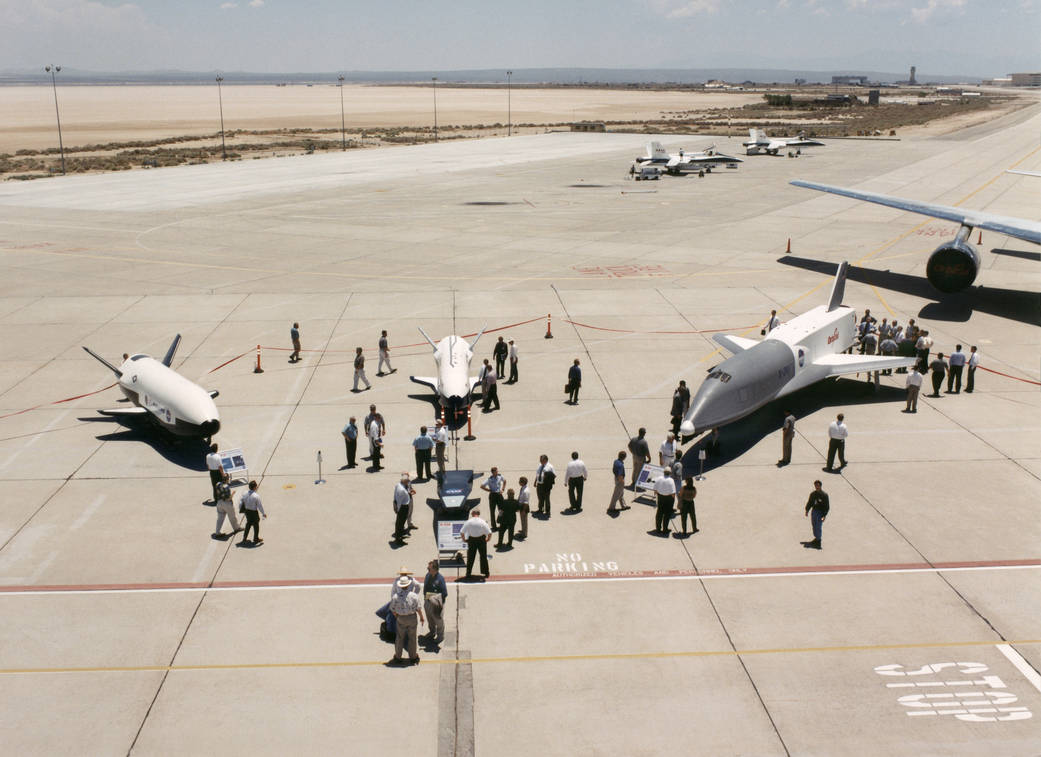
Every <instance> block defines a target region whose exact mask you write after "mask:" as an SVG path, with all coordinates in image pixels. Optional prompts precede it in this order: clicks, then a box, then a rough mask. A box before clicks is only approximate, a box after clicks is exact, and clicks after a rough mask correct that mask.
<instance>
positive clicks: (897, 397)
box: [683, 377, 906, 476]
mask: <svg viewBox="0 0 1041 757" xmlns="http://www.w3.org/2000/svg"><path fill="white" fill-rule="evenodd" d="M872 386H873V385H870V384H868V383H867V381H866V380H864V378H863V377H862V378H861V379H859V380H857V379H854V378H842V377H840V378H837V379H828V380H826V381H822V382H819V383H817V384H813V385H811V386H808V387H805V388H803V389H800V390H799V391H797V392H794V393H793V394H789V395H788V396H786V397H782V398H780V399H776V400H774V401H773V402H771V403H769V404H768V405H765V406H764V407H761V408H759V409H758V410H756V411H755V412H754V413H752V414H751V415H748V416H746V417H744V418H742V419H741V420H739V421H735V422H733V423H731V424H729V425H727V426H723V427H722V428H721V429H720V430H719V450H718V451H717V453H716V454H715V455H708V456H707V457H706V459H705V471H706V472H708V471H711V470H714V469H715V468H721V467H722V466H724V465H726V464H727V463H730V462H733V461H734V460H736V459H738V458H739V457H741V456H742V455H743V454H745V453H746V452H747V451H748V450H750V449H751V448H752V447H754V446H755V445H756V444H758V443H759V442H761V441H762V440H763V439H764V438H765V437H767V436H769V435H770V434H774V433H777V434H778V436H777V454H778V457H780V452H781V438H780V434H779V433H778V432H780V430H781V424H782V423H783V422H784V411H785V410H791V411H792V413H793V414H794V415H795V417H796V419H797V420H796V428H799V425H798V419H801V418H806V417H807V416H809V415H812V414H813V413H816V412H817V411H818V410H822V409H824V408H828V407H833V408H835V410H836V413H837V412H839V411H840V410H842V411H845V412H846V413H847V414H848V413H849V411H848V410H846V408H849V407H855V406H857V405H873V404H877V403H891V404H893V406H894V407H902V406H903V403H904V401H905V398H906V392H905V391H904V390H903V389H900V388H897V387H893V386H886V385H885V384H882V385H880V386H879V387H878V390H877V391H875V390H874V389H873V388H872ZM832 420H833V419H832V418H828V419H827V422H828V423H830V422H831V421H832ZM820 431H821V433H823V432H824V428H823V427H822V428H821V429H820ZM708 441H709V439H708V435H707V434H706V435H705V436H702V437H701V438H700V439H698V441H697V442H696V443H694V444H692V445H691V446H690V447H688V448H687V449H685V450H684V452H683V475H685V476H693V475H696V474H697V473H698V471H699V469H700V465H701V463H700V461H699V460H698V450H700V449H703V448H705V445H706V444H708Z"/></svg>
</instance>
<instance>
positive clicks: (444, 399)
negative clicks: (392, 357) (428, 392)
mask: <svg viewBox="0 0 1041 757" xmlns="http://www.w3.org/2000/svg"><path fill="white" fill-rule="evenodd" d="M419 333H420V334H422V335H423V338H424V339H426V340H427V341H428V342H430V346H431V347H433V348H434V362H435V363H437V376H409V379H410V380H412V381H414V382H415V383H417V384H423V385H424V386H429V387H430V388H431V389H433V390H434V391H435V392H437V399H438V402H440V403H441V406H442V407H444V408H445V409H446V410H450V411H452V412H453V413H455V414H459V413H461V412H464V411H465V410H466V408H467V407H468V406H469V405H470V393H471V392H472V391H473V390H474V387H475V386H477V384H478V383H479V382H480V379H479V378H477V377H475V376H471V375H470V361H471V360H473V356H474V347H476V346H477V340H478V339H480V338H481V334H483V333H484V329H481V332H480V333H479V334H478V335H477V336H476V337H474V340H473V342H467V341H466V340H465V339H463V338H462V337H461V336H455V335H452V336H446V337H445V338H444V339H442V340H441V341H440V342H438V343H436V344H435V343H434V340H433V339H431V338H430V337H429V336H428V335H427V332H425V331H423V329H422V328H420V329H419Z"/></svg>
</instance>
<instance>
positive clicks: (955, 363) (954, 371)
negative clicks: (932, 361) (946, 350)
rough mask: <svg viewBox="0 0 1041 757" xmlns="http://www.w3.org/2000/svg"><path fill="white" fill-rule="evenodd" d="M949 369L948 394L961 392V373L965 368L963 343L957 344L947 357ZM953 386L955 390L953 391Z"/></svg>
mask: <svg viewBox="0 0 1041 757" xmlns="http://www.w3.org/2000/svg"><path fill="white" fill-rule="evenodd" d="M947 365H948V366H949V371H948V373H947V394H960V393H961V373H962V370H964V368H965V353H964V352H962V351H961V345H960V344H959V345H956V346H955V348H954V352H952V353H951V356H950V357H949V358H947ZM952 387H953V389H954V391H953V392H951V388H952Z"/></svg>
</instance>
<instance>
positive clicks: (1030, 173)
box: [1005, 168, 1041, 176]
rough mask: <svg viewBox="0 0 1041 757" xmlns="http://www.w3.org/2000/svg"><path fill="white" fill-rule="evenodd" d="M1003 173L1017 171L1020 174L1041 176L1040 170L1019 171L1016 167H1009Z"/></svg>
mask: <svg viewBox="0 0 1041 757" xmlns="http://www.w3.org/2000/svg"><path fill="white" fill-rule="evenodd" d="M1005 173H1018V174H1019V175H1020V176H1041V171H1021V170H1019V169H1016V168H1009V169H1007V170H1006V171H1005Z"/></svg>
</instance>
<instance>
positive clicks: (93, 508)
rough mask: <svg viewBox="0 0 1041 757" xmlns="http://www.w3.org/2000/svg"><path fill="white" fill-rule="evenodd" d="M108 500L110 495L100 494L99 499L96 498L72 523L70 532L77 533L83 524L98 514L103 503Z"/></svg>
mask: <svg viewBox="0 0 1041 757" xmlns="http://www.w3.org/2000/svg"><path fill="white" fill-rule="evenodd" d="M107 498H108V495H106V494H99V495H98V496H97V497H95V498H94V501H93V502H91V503H90V504H89V505H87V507H85V508H84V510H83V512H82V513H80V516H79V517H78V518H76V520H74V521H73V522H72V525H71V526H69V530H70V531H75V530H77V529H79V528H81V527H82V526H83V524H84V523H86V522H87V521H88V520H90V517H91V516H92V515H93V514H94V513H96V512H97V510H98V508H99V507H101V503H102V502H104V501H105V500H106V499H107Z"/></svg>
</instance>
